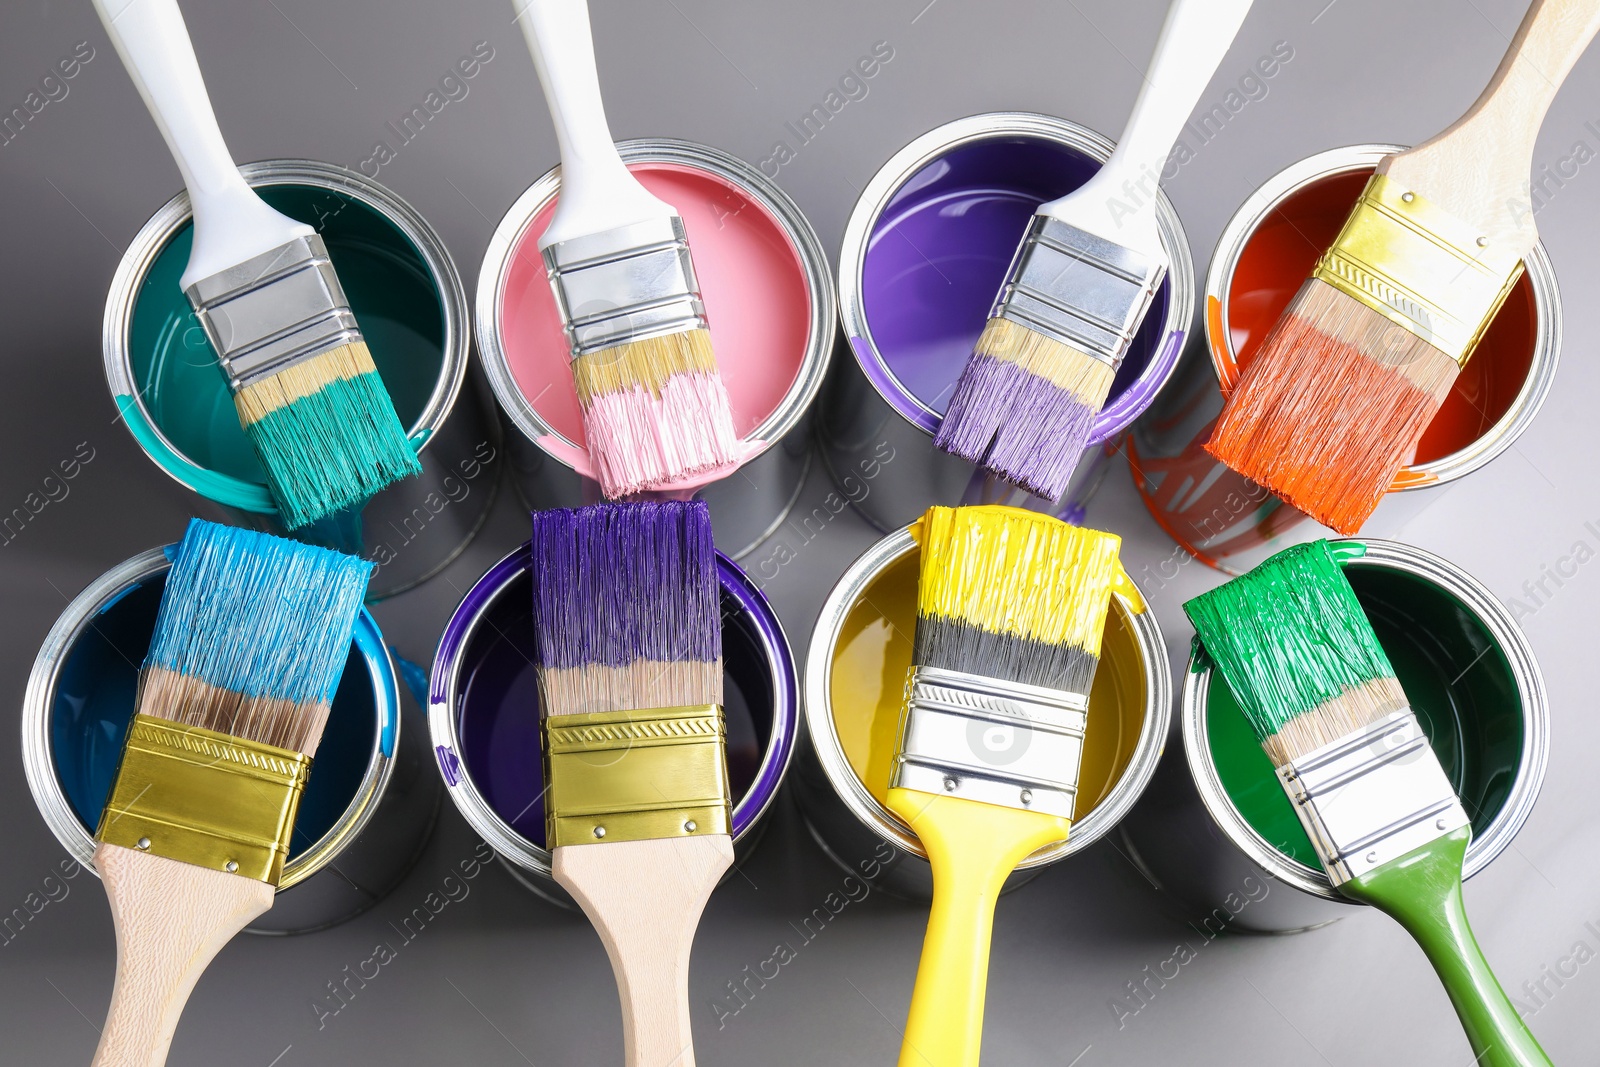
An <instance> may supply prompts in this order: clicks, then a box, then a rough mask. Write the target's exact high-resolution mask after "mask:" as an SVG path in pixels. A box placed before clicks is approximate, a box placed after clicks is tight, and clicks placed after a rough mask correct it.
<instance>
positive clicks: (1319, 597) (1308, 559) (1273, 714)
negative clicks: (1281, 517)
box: [1183, 541, 1398, 742]
mask: <svg viewBox="0 0 1600 1067" xmlns="http://www.w3.org/2000/svg"><path fill="white" fill-rule="evenodd" d="M1183 610H1184V612H1185V613H1186V614H1187V615H1188V616H1189V621H1190V622H1192V623H1193V624H1194V628H1195V630H1196V631H1197V632H1198V633H1199V635H1200V643H1201V644H1202V645H1203V646H1204V647H1205V651H1206V654H1207V655H1208V656H1209V657H1210V658H1211V660H1212V661H1213V662H1214V663H1215V664H1216V666H1217V669H1218V670H1220V671H1221V672H1222V676H1223V678H1225V679H1226V680H1227V682H1228V687H1229V688H1230V689H1232V690H1233V694H1234V696H1235V698H1237V700H1238V703H1239V707H1240V708H1241V709H1242V710H1243V711H1244V714H1245V717H1246V718H1247V719H1248V720H1249V721H1250V726H1251V727H1252V728H1253V729H1254V730H1255V732H1256V734H1257V735H1258V736H1259V737H1260V738H1261V740H1262V741H1263V742H1266V741H1268V740H1269V739H1270V738H1272V737H1273V736H1274V735H1276V734H1278V733H1279V732H1281V731H1282V730H1283V729H1284V728H1285V727H1286V726H1287V725H1288V724H1289V723H1290V721H1291V720H1293V719H1295V717H1296V716H1300V715H1304V714H1306V713H1308V712H1312V711H1315V710H1317V709H1319V708H1322V707H1323V706H1325V705H1328V704H1330V703H1331V702H1335V701H1338V700H1340V699H1341V698H1343V697H1345V696H1346V695H1347V694H1349V693H1351V692H1352V691H1355V690H1358V689H1364V688H1370V684H1371V683H1374V682H1387V683H1393V682H1394V668H1393V667H1392V666H1390V664H1389V657H1388V656H1387V655H1386V654H1385V653H1384V651H1383V646H1382V645H1380V644H1379V643H1378V637H1377V635H1376V634H1375V633H1373V632H1372V625H1371V624H1370V623H1369V622H1368V621H1367V616H1366V614H1365V613H1364V612H1363V611H1362V609H1361V603H1360V601H1358V600H1357V599H1356V594H1355V590H1353V589H1352V588H1350V582H1349V580H1348V579H1346V578H1345V576H1344V572H1343V571H1341V570H1340V569H1339V564H1338V563H1337V562H1336V561H1335V560H1334V558H1333V551H1332V550H1331V549H1330V548H1329V546H1328V542H1326V541H1312V542H1310V543H1309V544H1304V545H1295V546H1293V547H1292V548H1286V549H1284V550H1283V551H1282V552H1279V553H1278V554H1277V555H1275V556H1273V557H1272V558H1271V559H1269V560H1267V561H1266V562H1265V563H1263V564H1261V565H1260V566H1259V567H1256V568H1255V569H1254V570H1252V571H1251V572H1250V573H1248V574H1246V575H1244V576H1242V577H1239V578H1235V579H1233V580H1232V581H1230V582H1226V583H1224V584H1223V585H1221V586H1218V587H1217V588H1216V589H1213V590H1211V591H1210V592H1209V593H1204V594H1202V595H1200V596H1197V597H1195V598H1194V599H1193V600H1191V601H1189V602H1188V603H1186V604H1184V606H1183ZM1385 688H1387V687H1385ZM1395 689H1396V690H1397V689H1398V685H1397V684H1396V685H1395ZM1389 710H1393V709H1389Z"/></svg>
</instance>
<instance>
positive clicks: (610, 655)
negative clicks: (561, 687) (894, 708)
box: [532, 500, 722, 670]
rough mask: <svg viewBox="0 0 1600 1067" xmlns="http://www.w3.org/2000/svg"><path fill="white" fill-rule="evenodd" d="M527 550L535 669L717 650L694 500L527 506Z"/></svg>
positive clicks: (701, 524) (711, 585)
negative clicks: (529, 540)
mask: <svg viewBox="0 0 1600 1067" xmlns="http://www.w3.org/2000/svg"><path fill="white" fill-rule="evenodd" d="M532 550H533V559H532V573H533V607H534V625H535V627H536V629H537V631H538V657H539V665H540V667H542V668H545V669H550V670H562V669H566V668H570V667H584V666H589V665H601V666H606V667H627V666H629V665H631V664H634V663H636V662H638V661H639V660H654V661H658V662H691V661H699V662H707V663H709V662H711V661H714V660H717V659H719V658H720V657H721V656H722V621H721V597H720V585H719V583H718V580H717V557H716V547H715V545H714V544H713V542H712V538H711V516H710V513H709V512H708V511H707V509H706V505H705V502H704V501H699V500H695V501H667V502H661V503H641V504H595V505H593V506H591V507H585V508H577V509H568V508H558V509H554V510H551V511H536V512H534V513H533V542H532Z"/></svg>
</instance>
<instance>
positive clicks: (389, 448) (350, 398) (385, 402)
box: [244, 371, 422, 530]
mask: <svg viewBox="0 0 1600 1067" xmlns="http://www.w3.org/2000/svg"><path fill="white" fill-rule="evenodd" d="M244 432H245V435H246V436H247V437H249V439H250V443H251V444H252V445H253V446H254V447H255V451H256V456H257V457H258V458H259V459H260V460H261V465H262V467H263V468H265V470H266V474H267V488H268V491H269V492H271V494H272V499H273V501H274V502H275V503H276V504H277V506H278V511H279V513H280V514H281V516H282V518H283V522H284V525H285V526H286V527H287V528H289V529H291V530H294V529H298V528H300V527H302V526H305V525H307V524H309V523H312V522H315V521H316V520H318V519H321V518H325V517H326V516H328V515H332V514H334V513H335V512H339V511H343V510H345V509H347V508H351V507H355V506H358V505H360V504H363V503H365V502H366V501H367V500H369V499H370V498H372V497H373V496H375V495H376V494H377V493H378V492H379V491H381V490H383V489H385V488H387V487H388V486H390V485H392V484H394V483H395V482H398V481H400V480H401V479H402V478H408V477H410V476H411V475H413V474H418V473H420V472H421V470H422V466H421V464H420V463H418V461H417V454H416V452H415V450H413V449H412V447H411V442H409V441H408V440H406V434H405V429H404V427H402V426H401V425H400V419H399V417H398V416H397V415H396V414H395V410H394V405H393V403H391V402H390V400H389V394H388V393H387V392H386V391H385V390H384V387H383V381H382V379H380V378H379V376H378V374H377V373H376V372H375V371H369V372H367V373H365V374H358V375H355V376H353V377H348V378H335V379H333V380H331V381H329V382H327V383H325V384H324V385H323V386H322V387H321V388H320V389H318V390H316V391H315V392H312V393H308V394H306V395H303V396H300V397H299V398H298V399H296V400H294V401H293V402H291V403H289V404H286V405H284V406H282V407H279V408H276V409H275V410H272V411H270V412H268V413H267V414H266V415H265V416H263V417H262V418H260V419H257V420H255V421H253V422H246V423H245V424H244Z"/></svg>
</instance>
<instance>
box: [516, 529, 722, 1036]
mask: <svg viewBox="0 0 1600 1067" xmlns="http://www.w3.org/2000/svg"><path fill="white" fill-rule="evenodd" d="M532 551H533V566H532V575H533V596H534V628H535V634H536V638H537V641H536V644H537V649H538V671H539V698H540V701H541V702H542V704H543V706H544V713H545V724H544V725H545V744H544V756H545V784H546V786H547V788H548V792H547V794H546V797H545V811H546V837H545V841H546V844H547V845H548V846H549V847H550V849H551V851H552V861H551V868H552V871H553V873H554V875H555V879H556V881H557V882H558V883H559V884H561V885H562V886H563V887H565V888H566V890H567V891H568V892H569V893H571V894H572V896H573V897H574V898H575V899H576V900H577V901H578V903H579V905H581V906H582V908H583V910H584V912H585V914H587V915H588V916H589V919H590V921H592V922H593V923H594V926H595V929H596V930H597V931H598V932H599V934H600V939H601V941H603V942H604V943H605V946H606V954H607V955H608V956H609V957H610V959H611V967H612V970H613V971H614V972H615V974H616V979H617V989H618V993H619V995H620V997H621V1000H622V1024H623V1025H622V1032H623V1041H624V1045H625V1047H626V1062H627V1063H628V1067H694V1047H693V1037H692V1033H691V1029H690V1025H689V950H690V947H691V946H692V944H693V942H694V932H695V927H696V925H697V924H698V923H699V921H700V913H701V912H702V911H703V910H704V909H705V904H706V900H707V898H708V897H709V896H710V895H711V890H712V889H713V888H715V887H716V884H717V882H718V880H720V879H721V877H722V874H723V872H725V871H726V870H727V869H728V867H729V866H730V865H731V864H732V863H733V841H732V838H731V836H730V832H731V815H730V809H729V791H728V771H727V763H726V755H725V747H726V739H725V730H724V726H723V718H722V615H721V607H720V605H721V585H720V583H719V581H718V578H717V556H716V548H715V547H714V546H713V544H712V541H711V518H710V515H709V513H708V512H707V510H706V505H705V503H704V502H703V501H692V502H682V501H672V502H662V503H639V504H599V505H594V506H591V507H585V508H578V509H576V510H566V509H558V510H552V511H536V512H534V513H533V541H532Z"/></svg>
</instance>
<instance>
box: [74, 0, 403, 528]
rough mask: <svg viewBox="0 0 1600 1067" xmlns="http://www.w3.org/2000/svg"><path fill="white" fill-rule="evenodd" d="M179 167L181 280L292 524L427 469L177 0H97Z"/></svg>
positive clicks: (317, 245)
mask: <svg viewBox="0 0 1600 1067" xmlns="http://www.w3.org/2000/svg"><path fill="white" fill-rule="evenodd" d="M94 6H95V10H96V11H98V12H99V13H100V21H101V22H102V23H104V24H105V28H106V33H108V34H109V35H110V37H111V42H112V44H114V45H116V48H117V53H118V54H119V55H120V56H121V57H122V62H123V65H124V66H125V67H127V69H128V74H129V76H130V77H132V78H133V83H134V85H135V86H137V87H138V89H139V95H140V96H142V97H144V102H145V106H146V107H148V108H149V109H150V114H151V116H152V117H154V119H155V120H156V125H157V126H158V127H160V129H161V134H162V136H163V137H164V138H166V142H167V147H168V148H169V149H171V151H172V157H173V159H174V160H176V161H177V164H178V170H179V171H181V172H182V173H183V183H184V185H185V187H186V188H187V189H188V190H189V200H190V203H191V205H192V206H193V209H194V245H193V250H192V251H191V252H190V255H189V265H188V266H187V267H186V268H185V270H184V272H183V276H182V278H181V279H180V284H181V285H182V286H183V291H184V293H185V295H187V296H188V298H189V303H190V304H191V305H193V307H194V311H195V315H196V316H197V317H198V318H199V320H200V324H201V325H202V326H203V327H204V328H205V334H206V337H207V338H208V339H209V340H210V341H211V346H212V348H213V349H215V350H216V354H217V358H218V361H219V362H220V364H221V366H222V370H223V373H224V374H226V376H227V379H228V386H229V388H230V389H231V390H232V391H233V402H234V408H235V410H236V411H237V413H238V416H239V423H240V425H241V426H242V427H243V428H244V432H245V436H246V437H248V438H249V439H250V444H251V446H252V447H253V448H254V449H255V453H256V457H257V458H258V459H259V460H260V461H261V466H262V469H263V470H264V471H265V472H266V478H267V488H268V491H269V492H270V493H271V494H272V499H273V502H274V503H275V504H276V505H277V507H278V511H279V513H280V514H281V516H282V518H283V522H284V525H285V527H287V528H288V529H291V530H292V529H297V528H299V527H301V526H305V525H307V524H308V523H311V522H314V521H315V520H317V519H320V518H323V517H325V516H327V515H330V514H332V513H334V512H337V511H341V510H343V509H345V508H349V507H353V506H355V505H357V504H360V503H362V502H364V501H365V500H367V499H368V498H369V497H371V496H372V495H373V494H375V493H377V492H378V491H379V490H380V489H383V488H384V487H385V486H387V485H390V484H391V483H393V482H397V481H399V480H400V479H402V478H406V477H409V476H410V475H413V474H417V473H419V472H420V471H421V470H422V468H421V466H420V464H419V463H418V462H417V456H416V452H415V451H414V450H413V449H412V447H411V444H410V442H409V441H407V440H406V434H405V430H404V429H403V428H402V427H401V425H400V419H399V417H398V416H397V415H396V414H395V410H394V404H393V403H392V402H391V401H390V399H389V394H388V393H387V392H386V391H385V390H384V387H383V381H382V379H381V378H379V376H378V370H377V367H376V366H375V365H374V364H373V362H372V354H371V353H370V352H369V351H368V350H367V345H366V342H365V341H364V340H363V339H362V336H361V330H360V327H358V326H357V325H356V320H355V316H354V315H352V314H351V312H350V307H349V304H348V302H347V301H346V299H345V295H344V290H343V288H341V286H340V285H339V278H338V276H337V275H336V274H335V273H334V270H333V264H332V263H331V262H330V261H329V259H328V250H327V248H326V246H325V245H324V244H323V242H322V238H321V237H319V236H318V235H317V232H316V231H315V230H314V229H312V228H311V227H310V226H307V225H306V224H305V223H302V222H296V221H295V220H294V219H291V218H289V217H287V216H286V215H282V214H280V213H278V212H277V211H274V210H273V209H272V208H271V207H269V206H267V204H266V202H265V201H263V200H262V199H261V198H260V197H259V196H257V195H256V192H255V190H253V189H251V188H250V186H249V185H248V184H247V183H246V182H245V180H244V178H243V177H241V176H240V174H239V170H238V168H237V167H235V166H234V164H233V159H232V157H230V156H229V155H228V147H227V145H226V144H224V143H223V140H222V131H221V130H219V129H218V128H217V119H216V115H214V114H213V113H212V110H211V101H210V99H209V98H208V97H207V95H206V87H205V83H204V81H202V80H201V77H200V65H199V63H198V62H197V61H196V60H195V55H194V47H193V45H192V44H191V43H190V41H189V33H188V29H187V28H186V27H185V26H184V22H183V14H182V13H181V12H180V11H179V10H178V5H177V3H176V0H94Z"/></svg>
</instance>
